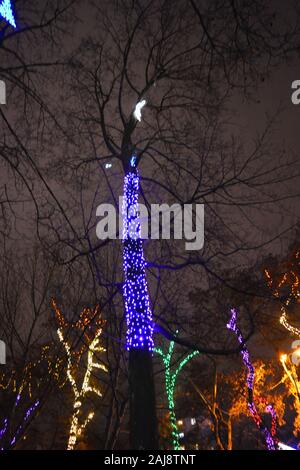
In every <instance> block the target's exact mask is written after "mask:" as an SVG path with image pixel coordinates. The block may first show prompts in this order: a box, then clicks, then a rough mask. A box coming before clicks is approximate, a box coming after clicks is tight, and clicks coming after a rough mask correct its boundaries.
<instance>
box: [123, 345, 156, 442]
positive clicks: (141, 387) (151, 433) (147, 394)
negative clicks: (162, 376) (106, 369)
mask: <svg viewBox="0 0 300 470" xmlns="http://www.w3.org/2000/svg"><path fill="white" fill-rule="evenodd" d="M129 383H130V444H131V448H132V449H137V450H141V449H147V450H155V449H158V443H157V423H156V410H155V390H154V380H153V371H152V356H151V353H149V351H147V350H143V349H132V350H131V351H130V353H129Z"/></svg>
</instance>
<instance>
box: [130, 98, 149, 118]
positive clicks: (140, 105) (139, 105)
mask: <svg viewBox="0 0 300 470" xmlns="http://www.w3.org/2000/svg"><path fill="white" fill-rule="evenodd" d="M146 103H147V101H146V100H142V101H139V102H138V103H137V104H136V105H135V109H134V112H133V115H134V117H135V119H136V120H137V121H139V122H141V120H142V112H141V111H142V109H143V107H144V106H145V104H146Z"/></svg>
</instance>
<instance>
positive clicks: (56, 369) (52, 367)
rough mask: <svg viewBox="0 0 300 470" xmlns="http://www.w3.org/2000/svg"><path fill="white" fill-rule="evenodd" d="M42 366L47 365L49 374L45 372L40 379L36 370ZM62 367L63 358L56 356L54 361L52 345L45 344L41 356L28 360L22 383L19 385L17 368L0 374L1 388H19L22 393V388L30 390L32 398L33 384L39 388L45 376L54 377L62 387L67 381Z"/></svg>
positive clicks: (14, 390)
mask: <svg viewBox="0 0 300 470" xmlns="http://www.w3.org/2000/svg"><path fill="white" fill-rule="evenodd" d="M40 366H42V367H43V366H46V367H47V374H43V377H42V378H41V379H40V380H38V379H37V378H35V375H36V374H35V372H36V370H38V368H39V367H40ZM62 367H63V359H60V358H55V362H54V361H53V358H51V356H50V347H49V346H48V345H46V346H43V347H42V349H41V351H40V353H39V358H38V359H37V360H35V361H31V362H28V363H27V364H26V366H25V367H24V369H23V370H22V381H21V384H20V385H19V386H18V385H17V383H18V378H17V372H16V370H12V371H11V372H10V373H9V374H5V373H4V372H3V373H2V374H1V375H0V390H8V389H9V388H11V389H12V391H13V392H17V391H18V390H19V392H18V393H20V390H22V391H24V392H25V391H26V390H28V395H29V397H30V398H32V396H33V390H32V388H33V386H35V389H39V388H40V386H41V385H42V384H43V383H44V382H45V376H46V377H48V378H53V379H54V380H55V382H57V383H58V386H59V387H60V388H62V387H63V386H64V385H65V382H66V381H65V379H63V380H61V377H62Z"/></svg>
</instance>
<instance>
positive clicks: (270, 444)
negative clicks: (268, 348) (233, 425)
mask: <svg viewBox="0 0 300 470" xmlns="http://www.w3.org/2000/svg"><path fill="white" fill-rule="evenodd" d="M236 319H237V311H236V310H235V309H234V308H232V309H231V319H230V322H229V323H227V325H226V326H227V328H228V329H229V330H231V331H233V332H234V333H235V335H236V336H237V339H238V342H239V343H240V344H244V338H243V335H242V333H241V331H240V329H239V328H238V326H237V323H236ZM241 355H242V359H243V362H244V364H245V366H246V367H247V369H248V373H247V388H248V408H249V410H250V413H251V414H252V417H253V419H254V421H255V424H256V425H257V426H258V428H259V429H260V430H261V431H263V433H264V435H265V439H266V445H267V449H268V450H277V449H278V445H277V439H276V428H277V418H276V413H275V410H274V408H273V407H272V405H268V404H266V411H267V412H268V413H270V414H271V416H272V425H271V432H270V431H269V429H268V427H267V426H266V425H265V424H264V422H263V419H262V418H261V416H260V414H259V413H258V410H257V408H256V406H255V403H254V399H253V387H254V367H253V365H252V363H251V361H250V355H249V351H248V349H247V348H246V346H245V345H244V346H243V347H242V349H241ZM261 401H262V402H263V403H266V402H265V400H264V399H261Z"/></svg>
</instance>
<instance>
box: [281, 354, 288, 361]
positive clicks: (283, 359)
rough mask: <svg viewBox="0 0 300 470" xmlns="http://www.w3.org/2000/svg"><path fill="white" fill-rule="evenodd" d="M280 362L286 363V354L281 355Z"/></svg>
mask: <svg viewBox="0 0 300 470" xmlns="http://www.w3.org/2000/svg"><path fill="white" fill-rule="evenodd" d="M280 360H281V362H286V360H287V354H281V356H280Z"/></svg>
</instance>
